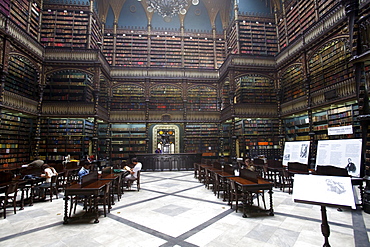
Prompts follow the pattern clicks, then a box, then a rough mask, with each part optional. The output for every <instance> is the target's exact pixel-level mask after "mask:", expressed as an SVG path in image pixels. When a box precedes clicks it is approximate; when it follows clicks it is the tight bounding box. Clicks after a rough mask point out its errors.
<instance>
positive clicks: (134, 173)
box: [124, 158, 143, 181]
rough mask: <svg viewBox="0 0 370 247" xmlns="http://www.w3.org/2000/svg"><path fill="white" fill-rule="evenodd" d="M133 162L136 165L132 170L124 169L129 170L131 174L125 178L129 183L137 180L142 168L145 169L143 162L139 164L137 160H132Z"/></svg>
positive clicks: (126, 167)
mask: <svg viewBox="0 0 370 247" xmlns="http://www.w3.org/2000/svg"><path fill="white" fill-rule="evenodd" d="M131 162H132V164H133V165H134V167H133V168H130V167H128V166H125V167H124V169H125V170H128V171H129V172H130V173H129V174H128V175H127V176H125V177H124V180H125V181H129V180H131V181H134V180H136V179H137V173H138V171H140V170H141V168H142V167H143V164H141V162H139V161H138V160H137V158H132V160H131Z"/></svg>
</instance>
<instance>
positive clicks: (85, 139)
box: [39, 118, 94, 160]
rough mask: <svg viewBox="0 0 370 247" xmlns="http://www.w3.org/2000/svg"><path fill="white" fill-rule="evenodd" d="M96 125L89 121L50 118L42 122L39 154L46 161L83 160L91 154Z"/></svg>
mask: <svg viewBox="0 0 370 247" xmlns="http://www.w3.org/2000/svg"><path fill="white" fill-rule="evenodd" d="M93 129H94V124H93V122H92V121H89V120H87V119H73V118H64V119H57V118H48V119H42V121H41V141H40V149H39V153H40V156H42V157H43V158H44V159H45V160H63V159H64V157H65V156H66V155H68V154H69V155H71V159H77V160H79V159H81V158H83V157H84V156H85V155H87V154H89V146H90V145H91V142H92V136H93Z"/></svg>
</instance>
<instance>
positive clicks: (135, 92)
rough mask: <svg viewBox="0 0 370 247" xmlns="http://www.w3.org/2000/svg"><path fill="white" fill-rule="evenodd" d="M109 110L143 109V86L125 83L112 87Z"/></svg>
mask: <svg viewBox="0 0 370 247" xmlns="http://www.w3.org/2000/svg"><path fill="white" fill-rule="evenodd" d="M112 96H113V97H112V100H111V110H113V111H114V110H134V111H138V110H145V109H146V103H145V94H144V88H143V87H140V86H137V85H132V84H125V85H120V86H118V87H114V88H113V89H112Z"/></svg>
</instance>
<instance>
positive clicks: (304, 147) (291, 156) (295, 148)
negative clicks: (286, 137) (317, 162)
mask: <svg viewBox="0 0 370 247" xmlns="http://www.w3.org/2000/svg"><path fill="white" fill-rule="evenodd" d="M309 150H310V141H296V142H285V146H284V156H283V157H284V158H283V165H285V166H287V165H288V162H299V163H302V164H306V165H308V153H309Z"/></svg>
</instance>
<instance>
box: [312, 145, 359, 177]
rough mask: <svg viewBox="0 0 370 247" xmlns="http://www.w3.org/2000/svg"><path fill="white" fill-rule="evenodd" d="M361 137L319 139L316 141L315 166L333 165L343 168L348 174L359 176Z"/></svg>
mask: <svg viewBox="0 0 370 247" xmlns="http://www.w3.org/2000/svg"><path fill="white" fill-rule="evenodd" d="M361 150H362V140H361V139H344V140H320V141H318V143H317V155H316V167H317V166H329V165H330V166H335V167H339V168H345V169H347V171H348V174H349V175H351V176H354V177H359V176H360V170H361V169H360V165H361Z"/></svg>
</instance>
